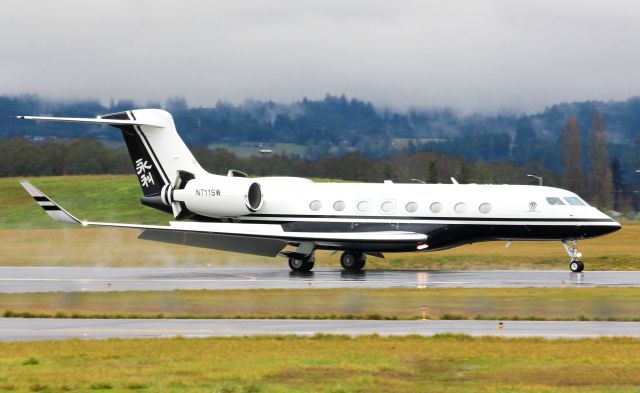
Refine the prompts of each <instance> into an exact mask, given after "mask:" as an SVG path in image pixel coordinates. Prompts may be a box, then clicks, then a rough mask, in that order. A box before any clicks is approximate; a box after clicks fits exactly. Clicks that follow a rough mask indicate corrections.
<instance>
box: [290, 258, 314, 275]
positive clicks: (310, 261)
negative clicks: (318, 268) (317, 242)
mask: <svg viewBox="0 0 640 393" xmlns="http://www.w3.org/2000/svg"><path fill="white" fill-rule="evenodd" d="M315 262H316V261H315V258H307V259H293V258H289V269H291V271H294V272H308V271H310V270H311V269H313V265H315Z"/></svg>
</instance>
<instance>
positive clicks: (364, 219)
mask: <svg viewBox="0 0 640 393" xmlns="http://www.w3.org/2000/svg"><path fill="white" fill-rule="evenodd" d="M251 217H260V218H262V217H264V218H273V219H275V220H274V221H278V222H293V221H296V219H299V218H315V219H318V220H322V219H344V220H353V221H354V222H367V221H369V220H385V221H388V222H389V223H394V222H395V221H417V222H421V221H469V222H474V221H488V222H499V221H507V222H536V223H538V222H542V223H545V222H615V221H614V220H613V219H607V218H489V217H486V218H485V217H408V216H404V217H403V216H393V217H390V216H326V215H323V216H321V215H293V214H288V215H280V214H250V215H248V216H244V217H238V218H239V219H246V218H251ZM251 221H254V222H263V221H261V220H251Z"/></svg>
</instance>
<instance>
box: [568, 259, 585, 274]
mask: <svg viewBox="0 0 640 393" xmlns="http://www.w3.org/2000/svg"><path fill="white" fill-rule="evenodd" d="M569 269H570V270H571V271H572V272H574V273H580V272H581V271H583V270H584V263H582V261H572V262H571V263H570V264H569Z"/></svg>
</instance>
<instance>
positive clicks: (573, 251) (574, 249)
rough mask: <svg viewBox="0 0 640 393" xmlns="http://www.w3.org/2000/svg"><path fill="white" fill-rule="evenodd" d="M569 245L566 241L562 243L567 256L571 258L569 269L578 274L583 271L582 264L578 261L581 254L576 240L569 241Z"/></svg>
mask: <svg viewBox="0 0 640 393" xmlns="http://www.w3.org/2000/svg"><path fill="white" fill-rule="evenodd" d="M570 243H571V245H569V242H568V241H566V240H563V241H562V245H563V246H564V249H565V250H567V254H569V256H570V257H571V262H570V263H569V269H571V271H572V272H574V273H580V272H581V271H583V270H584V263H583V262H582V261H581V260H580V258H581V257H582V253H581V252H580V251H578V242H577V241H576V240H571V242H570Z"/></svg>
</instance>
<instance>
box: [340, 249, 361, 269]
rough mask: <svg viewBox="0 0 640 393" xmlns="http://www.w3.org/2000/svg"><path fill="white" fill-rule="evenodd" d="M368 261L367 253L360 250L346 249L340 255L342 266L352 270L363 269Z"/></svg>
mask: <svg viewBox="0 0 640 393" xmlns="http://www.w3.org/2000/svg"><path fill="white" fill-rule="evenodd" d="M366 262H367V257H366V255H364V253H362V252H360V251H345V252H343V253H342V256H341V257H340V264H341V265H342V268H343V269H344V270H348V271H352V272H354V271H358V270H362V268H363V267H364V264H365V263H366Z"/></svg>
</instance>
